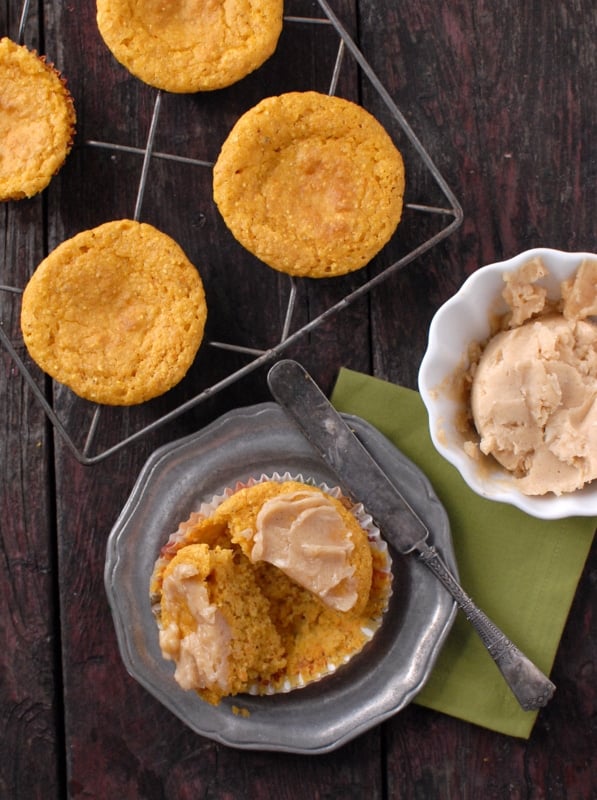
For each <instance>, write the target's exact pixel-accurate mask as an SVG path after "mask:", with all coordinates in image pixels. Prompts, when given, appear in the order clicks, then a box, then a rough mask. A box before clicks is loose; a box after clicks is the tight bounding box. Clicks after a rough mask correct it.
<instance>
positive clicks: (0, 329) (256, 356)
mask: <svg viewBox="0 0 597 800" xmlns="http://www.w3.org/2000/svg"><path fill="white" fill-rule="evenodd" d="M317 4H318V6H319V8H320V10H321V16H289V15H287V16H285V17H284V24H285V25H293V24H300V25H324V26H328V27H329V28H330V29H332V30H333V31H334V33H335V35H336V36H337V52H336V57H335V60H334V62H333V68H332V74H331V75H330V78H329V89H328V91H329V94H334V93H335V92H336V89H337V85H338V79H339V75H340V71H341V69H342V66H343V64H344V63H345V62H346V60H347V59H353V60H354V62H355V63H356V65H357V67H358V69H359V70H360V73H361V75H362V76H364V77H365V78H366V79H367V80H368V81H369V82H370V84H371V87H372V88H373V90H374V91H375V92H376V93H377V94H378V95H379V98H380V99H381V101H382V103H383V105H384V107H385V109H386V111H387V114H388V115H389V118H390V119H391V120H392V121H393V123H395V125H396V126H397V130H398V132H399V133H400V135H401V137H405V141H408V142H409V143H410V146H411V148H412V150H413V152H414V153H415V155H416V157H417V158H418V159H419V160H420V164H421V167H422V169H423V171H426V172H427V173H428V176H429V177H430V178H431V182H432V183H434V184H435V185H436V189H439V192H440V196H441V200H440V202H439V204H438V203H437V202H436V203H431V204H425V203H409V202H408V198H407V199H406V201H405V209H410V211H411V212H414V213H416V214H422V215H426V216H428V215H433V216H434V217H435V218H437V219H438V220H439V221H440V225H439V230H437V231H436V232H435V233H433V234H432V235H431V236H429V237H428V238H426V239H424V240H423V241H421V242H420V243H418V244H416V245H415V246H414V247H413V248H412V249H411V250H410V251H409V252H408V253H406V254H405V255H402V256H401V257H400V258H399V259H398V260H396V261H394V262H393V263H392V264H390V265H389V266H387V267H385V268H383V269H381V270H380V271H378V272H377V274H374V275H373V277H370V278H369V279H368V280H366V281H365V282H364V283H362V284H361V285H360V286H358V288H356V289H352V290H350V291H349V293H347V294H345V295H344V296H342V297H341V299H340V300H338V301H336V302H333V303H332V304H331V305H330V306H329V307H328V308H326V309H325V310H324V311H323V312H322V313H320V314H319V315H317V316H316V317H314V318H313V319H311V320H310V321H309V322H308V323H306V324H304V325H300V326H299V327H296V328H293V318H294V311H295V306H296V300H297V290H298V286H299V281H300V280H301V279H296V278H293V277H290V276H287V280H288V291H287V295H286V297H287V301H286V311H285V314H284V315H283V324H282V329H281V331H280V335H279V339H278V341H277V343H276V344H275V345H274V346H272V347H268V348H267V349H259V348H255V347H249V346H245V345H239V344H235V343H227V342H222V341H208V342H204V344H203V346H205V347H212V348H218V349H220V350H228V351H233V352H236V353H238V354H240V355H241V356H242V357H245V358H246V359H247V361H246V363H245V364H244V366H242V367H241V368H236V369H233V370H232V371H231V372H229V373H228V374H227V375H225V377H223V378H222V379H221V380H219V381H218V382H216V383H214V384H212V385H210V386H207V387H205V388H204V389H202V390H201V391H199V392H198V393H197V394H195V395H193V396H192V397H190V398H189V399H187V400H185V401H184V402H182V403H180V404H179V405H177V406H176V407H174V408H172V409H171V410H169V411H168V412H167V413H164V414H162V415H161V416H158V417H157V418H156V419H153V420H152V421H151V422H150V423H149V424H142V425H140V426H139V427H138V428H137V429H136V430H133V432H132V433H129V434H128V435H127V436H125V437H124V438H121V439H120V440H119V441H117V442H116V443H114V444H112V445H110V446H109V447H107V448H105V449H103V450H101V451H100V450H97V449H96V450H95V451H94V442H95V437H96V436H97V433H98V431H99V429H100V425H101V423H102V414H103V413H105V410H106V409H105V407H103V406H99V405H97V406H96V405H94V404H91V403H88V402H87V401H85V400H81V399H80V398H76V402H81V403H84V404H86V405H87V406H89V407H90V414H89V425H88V428H87V430H85V431H81V430H77V431H76V432H75V433H72V432H70V431H69V429H68V425H67V422H66V421H65V420H63V419H61V418H60V416H59V414H58V413H57V412H56V410H55V409H54V407H53V406H52V404H51V402H50V401H49V400H48V399H47V397H46V395H45V394H44V391H43V390H42V389H41V388H40V383H39V371H36V370H37V368H36V367H35V365H32V366H29V365H28V364H26V363H25V360H24V359H23V358H21V356H20V355H19V349H20V350H21V351H23V343H22V340H20V341H19V342H16V341H14V340H13V339H11V337H10V336H9V335H8V334H7V333H6V331H5V328H4V325H3V322H2V320H0V341H1V342H2V344H3V346H4V347H5V348H6V350H7V351H8V353H9V354H10V356H11V357H12V359H13V360H14V362H15V364H16V365H17V367H18V369H19V371H20V373H21V374H22V375H23V377H24V379H25V380H26V381H27V383H28V385H29V387H30V388H31V391H32V392H33V394H34V395H35V397H36V398H37V400H38V402H39V403H40V404H41V406H42V407H43V409H44V411H45V413H46V415H47V417H48V419H49V420H50V422H51V423H52V425H53V426H54V427H55V429H56V430H57V432H58V433H59V434H60V436H61V437H62V438H63V440H64V442H65V444H66V445H67V447H68V448H69V449H70V450H71V452H72V453H73V455H74V456H75V457H76V458H77V460H78V461H80V462H81V463H82V464H85V465H91V464H94V463H97V462H99V461H101V460H103V459H105V458H107V457H108V456H110V455H112V454H113V453H115V452H116V451H118V450H120V449H121V448H123V447H126V446H127V445H129V444H131V443H133V442H135V441H138V440H139V439H141V438H142V437H144V436H145V435H147V434H148V433H150V432H151V431H153V430H155V429H156V428H158V427H160V426H162V425H165V424H166V423H168V422H170V421H172V420H174V419H175V418H177V417H179V416H180V415H182V414H184V413H185V412H188V411H189V410H190V409H192V408H194V407H196V406H198V405H199V404H200V403H202V402H204V401H205V400H207V399H208V398H209V397H212V396H213V395H214V394H216V393H217V392H219V391H221V390H223V389H225V388H226V387H229V386H230V385H232V384H233V383H235V382H236V381H238V380H240V379H241V378H243V377H244V376H246V375H247V374H249V373H250V372H252V371H254V370H256V369H257V368H259V367H261V366H263V365H265V364H267V363H269V362H271V361H274V360H275V359H276V358H278V357H279V356H280V355H281V354H282V353H283V352H284V351H285V350H286V349H287V348H289V347H290V346H291V345H292V344H294V343H295V342H296V341H297V340H298V339H300V338H301V337H304V336H305V335H306V334H308V333H310V332H312V331H313V330H315V329H316V328H317V327H318V326H320V325H321V324H322V323H323V322H324V321H325V320H327V319H329V318H330V317H331V316H333V315H335V314H338V313H339V312H341V311H342V310H343V309H345V308H346V307H347V306H349V305H350V304H351V303H353V302H354V301H355V300H357V299H358V298H360V297H362V296H363V295H365V294H366V293H367V292H370V291H371V289H373V288H374V287H376V286H379V285H380V284H381V283H383V282H384V281H386V280H387V279H388V278H389V277H390V276H391V275H392V274H394V273H395V272H397V271H398V270H400V269H401V268H403V267H404V266H406V265H407V264H409V263H411V262H412V261H414V260H415V259H416V258H418V257H419V256H421V255H422V254H423V253H425V252H427V251H428V250H430V249H431V248H433V247H434V246H435V245H437V244H438V243H439V242H440V241H442V240H443V239H445V238H447V237H448V236H449V235H450V234H451V233H453V232H454V231H455V230H456V229H457V228H458V227H459V225H460V224H461V222H462V218H463V213H462V209H461V206H460V204H459V202H458V201H457V199H456V197H455V196H454V194H453V192H452V191H451V189H450V188H449V186H448V185H447V183H446V181H445V180H444V178H443V177H442V175H441V174H440V172H439V170H438V169H437V167H436V165H435V163H434V162H433V160H432V159H431V157H430V156H429V154H428V152H427V151H426V149H425V148H424V147H423V145H422V144H421V142H420V141H419V139H418V137H417V136H416V134H415V133H414V131H413V130H412V128H411V126H410V125H409V123H408V122H407V120H406V119H405V117H404V115H403V114H402V113H401V111H400V110H399V109H398V107H397V106H396V104H395V103H394V101H393V100H392V98H391V96H390V95H389V93H388V92H387V90H386V89H385V87H384V85H383V83H382V82H381V81H380V80H379V78H378V77H377V75H376V74H375V73H374V71H373V70H372V68H371V66H370V65H369V63H368V62H367V60H366V59H365V58H364V56H363V54H362V53H361V51H360V50H359V48H358V47H357V46H356V44H355V42H354V41H353V39H352V37H351V36H350V35H349V33H348V32H347V30H346V28H345V27H344V25H343V24H342V23H341V22H340V20H339V19H338V17H337V16H336V14H335V13H334V12H333V10H332V9H331V8H330V6H329V5H328V3H327V2H326V0H317ZM28 11H29V0H25V2H24V4H23V8H22V15H21V19H20V25H19V41H20V42H21V43H22V42H23V38H24V30H25V25H26V20H27V15H28ZM161 104H162V92H161V91H160V90H156V93H155V100H154V105H153V112H152V117H151V123H150V126H149V132H148V136H147V139H146V142H145V146H144V147H143V148H136V147H129V146H127V145H119V144H113V143H110V142H104V141H100V140H91V139H90V140H87V141H85V143H84V147H89V148H103V149H107V150H110V151H113V152H118V151H122V152H127V153H136V154H138V155H139V156H140V157H142V164H143V165H142V170H141V173H140V179H139V183H138V186H137V193H136V202H135V210H134V215H133V218H134V219H135V220H139V218H140V216H141V210H142V206H143V198H144V195H145V190H146V186H147V180H148V171H149V166H150V164H151V162H152V159H157V158H160V159H169V160H172V161H177V162H180V163H184V164H188V165H189V166H192V167H198V168H204V169H205V168H207V169H211V168H212V167H213V162H211V161H208V160H200V159H192V158H186V157H181V156H178V155H176V154H172V153H164V152H159V151H157V150H156V149H155V148H154V142H155V138H156V132H157V130H158V126H159V120H160V109H161ZM285 277H286V276H285ZM0 292H3V293H8V295H10V296H11V297H14V298H19V299H20V295H21V294H22V287H16V286H8V285H1V284H0ZM128 410H129V409H122V413H127V411H128Z"/></svg>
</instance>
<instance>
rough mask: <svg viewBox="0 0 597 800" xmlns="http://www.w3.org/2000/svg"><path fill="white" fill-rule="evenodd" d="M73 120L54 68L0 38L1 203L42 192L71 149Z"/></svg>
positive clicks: (69, 98)
mask: <svg viewBox="0 0 597 800" xmlns="http://www.w3.org/2000/svg"><path fill="white" fill-rule="evenodd" d="M75 122H76V115H75V107H74V103H73V99H72V96H71V94H70V92H69V90H68V89H67V87H66V83H65V81H64V79H63V78H62V76H61V75H60V74H59V73H58V71H57V70H56V69H55V67H54V66H53V65H52V64H49V63H48V62H47V61H46V60H45V59H44V58H43V57H41V56H38V54H37V53H36V52H35V51H33V50H28V49H27V48H26V47H24V46H22V45H18V44H16V43H15V42H13V41H11V40H10V39H7V38H3V39H0V201H4V200H22V199H23V198H26V197H33V196H34V195H36V194H38V193H39V192H41V191H42V190H43V189H45V188H46V186H47V185H48V184H49V183H50V181H51V179H52V178H53V176H54V175H55V174H56V173H57V172H58V171H59V169H60V168H61V167H62V165H63V164H64V161H65V159H66V157H67V155H68V154H69V153H70V151H71V148H72V144H73V136H74V133H75Z"/></svg>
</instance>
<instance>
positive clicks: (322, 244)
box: [213, 91, 405, 278]
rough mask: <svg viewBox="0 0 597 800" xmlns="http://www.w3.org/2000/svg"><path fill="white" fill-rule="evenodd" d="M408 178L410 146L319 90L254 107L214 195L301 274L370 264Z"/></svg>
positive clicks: (234, 220)
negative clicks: (403, 148) (403, 149)
mask: <svg viewBox="0 0 597 800" xmlns="http://www.w3.org/2000/svg"><path fill="white" fill-rule="evenodd" d="M404 185H405V180H404V163H403V160H402V156H401V154H400V152H399V150H398V149H397V148H396V146H395V145H394V143H393V141H392V139H391V137H390V136H389V134H388V133H387V132H386V130H385V129H384V128H383V126H382V125H381V124H380V123H379V122H378V121H377V119H375V117H373V116H372V115H371V114H370V113H369V112H368V111H366V110H365V109H364V108H362V107H361V106H359V105H357V104H355V103H352V102H350V101H348V100H344V99H342V98H340V97H330V96H328V95H325V94H320V93H318V92H313V91H309V92H289V93H287V94H283V95H280V96H278V97H268V98H266V99H265V100H262V101H261V102H260V103H258V104H257V105H256V106H254V107H253V108H251V109H249V111H247V112H246V113H245V114H243V116H241V117H240V119H239V120H238V121H237V122H236V124H235V125H234V127H233V128H232V130H231V131H230V133H229V135H228V137H227V139H226V140H225V142H224V144H223V145H222V148H221V151H220V154H219V156H218V158H217V161H216V164H215V166H214V170H213V192H214V200H215V202H216V204H217V206H218V208H219V211H220V213H221V215H222V218H223V219H224V222H225V223H226V225H227V226H228V228H229V229H230V231H231V232H232V234H233V235H234V237H235V238H236V239H237V240H238V241H239V242H240V243H241V244H242V245H243V246H244V247H245V248H246V249H247V250H249V251H250V252H251V253H253V255H255V256H257V258H259V259H260V260H261V261H263V262H264V263H265V264H268V265H269V266H270V267H272V268H273V269H276V270H279V271H281V272H286V273H288V274H290V275H294V276H297V277H311V278H326V277H333V276H336V275H344V274H346V273H348V272H352V271H353V270H356V269H360V268H361V267H363V266H364V265H365V264H367V263H368V262H369V261H370V260H371V259H372V258H373V257H374V256H375V255H376V254H377V253H378V252H379V251H380V250H381V249H382V247H383V246H384V245H385V244H386V243H387V242H388V241H389V239H390V238H391V236H392V235H393V233H394V231H395V229H396V227H397V225H398V223H399V221H400V218H401V216H402V205H403V195H404Z"/></svg>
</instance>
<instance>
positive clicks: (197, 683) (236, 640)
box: [160, 544, 286, 702]
mask: <svg viewBox="0 0 597 800" xmlns="http://www.w3.org/2000/svg"><path fill="white" fill-rule="evenodd" d="M247 623H249V624H247ZM160 647H161V650H162V653H163V654H164V656H165V657H166V658H170V659H172V660H173V661H175V662H176V672H175V678H176V681H177V682H178V683H179V684H180V686H182V687H183V688H184V689H193V688H197V689H198V692H199V694H200V696H201V697H203V698H204V699H205V700H207V701H208V702H218V701H219V699H220V697H221V696H222V694H237V693H238V692H239V691H243V690H244V689H245V688H246V687H247V685H250V684H252V683H254V682H255V681H256V680H263V679H267V678H269V677H270V675H273V674H275V673H276V672H278V671H280V670H281V669H283V668H284V666H285V665H286V659H285V658H284V651H283V647H282V642H281V640H280V636H279V635H278V632H277V631H276V628H275V627H274V625H273V624H272V622H271V620H270V618H269V602H268V600H267V599H266V597H265V596H264V595H263V594H262V593H261V592H260V591H259V588H258V586H257V583H256V580H255V576H254V574H253V571H252V569H251V566H250V564H249V563H248V562H247V561H246V559H244V558H243V557H242V555H241V554H240V553H238V552H234V551H233V550H230V549H223V548H221V547H216V548H210V547H209V546H208V545H206V544H191V545H187V547H184V548H183V549H182V550H180V551H179V552H178V553H177V554H176V556H175V557H174V558H173V559H172V561H171V562H170V563H169V564H168V566H167V568H166V570H165V572H164V577H163V584H162V602H161V630H160Z"/></svg>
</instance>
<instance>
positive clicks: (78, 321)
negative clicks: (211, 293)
mask: <svg viewBox="0 0 597 800" xmlns="http://www.w3.org/2000/svg"><path fill="white" fill-rule="evenodd" d="M206 317H207V305H206V301H205V293H204V290H203V284H202V281H201V278H200V276H199V273H198V271H197V269H196V268H195V266H194V265H193V264H192V263H191V262H190V261H189V259H188V258H187V256H186V255H185V253H184V252H183V250H182V248H181V247H180V246H179V245H178V244H177V243H176V242H175V241H174V240H173V239H172V238H171V237H170V236H167V235H166V234H165V233H162V232H161V231H159V230H157V229H156V228H154V227H153V226H151V225H148V224H146V223H140V222H134V221H132V220H117V221H113V222H107V223H104V224H103V225H100V226H99V227H97V228H93V229H91V230H87V231H83V232H82V233H79V234H77V235H76V236H74V237H73V238H72V239H68V240H67V241H65V242H63V243H62V244H60V245H59V246H58V247H57V248H56V249H55V250H54V251H53V252H51V253H50V254H49V255H48V256H47V257H46V258H45V259H44V260H43V261H42V262H41V264H40V265H39V266H38V267H37V269H36V270H35V272H34V273H33V276H32V277H31V279H30V281H29V282H28V284H27V286H26V287H25V291H24V292H23V300H22V308H21V328H22V332H23V338H24V341H25V344H26V346H27V349H28V351H29V354H30V355H31V357H32V358H33V359H34V360H35V361H36V362H37V364H38V365H39V366H40V367H41V368H42V369H43V370H44V371H45V372H47V373H48V374H49V375H50V376H51V377H52V378H54V379H55V380H57V381H59V382H60V383H63V384H66V385H67V386H69V387H70V388H71V389H72V390H73V391H74V392H75V393H76V394H78V395H79V396H81V397H83V398H85V399H87V400H91V401H93V402H96V403H103V404H106V405H132V404H135V403H141V402H144V401H145V400H149V399H150V398H152V397H156V396H158V395H160V394H163V393H164V392H166V391H168V390H169V389H170V388H172V387H173V386H175V385H176V384H177V383H179V381H180V380H182V378H183V377H184V376H185V374H186V373H187V371H188V369H189V367H190V366H191V364H192V363H193V361H194V359H195V356H196V353H197V350H198V348H199V345H200V344H201V341H202V338H203V331H204V326H205V321H206Z"/></svg>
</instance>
